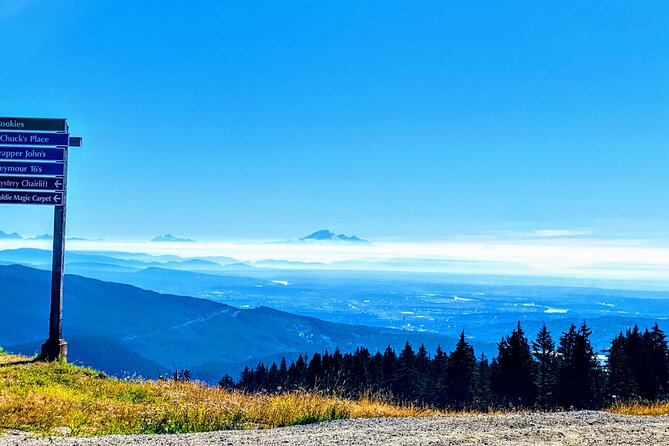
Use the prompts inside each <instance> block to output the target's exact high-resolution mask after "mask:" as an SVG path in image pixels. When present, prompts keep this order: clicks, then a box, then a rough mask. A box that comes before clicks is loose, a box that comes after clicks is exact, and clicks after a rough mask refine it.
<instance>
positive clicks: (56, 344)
mask: <svg viewBox="0 0 669 446" xmlns="http://www.w3.org/2000/svg"><path fill="white" fill-rule="evenodd" d="M39 357H40V359H41V360H43V361H55V360H56V359H59V358H62V359H63V360H65V359H67V342H65V340H64V339H59V340H57V341H54V340H51V339H47V341H46V342H45V343H44V344H42V353H41V354H40V356H39Z"/></svg>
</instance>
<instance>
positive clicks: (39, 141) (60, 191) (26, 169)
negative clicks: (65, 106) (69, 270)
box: [0, 117, 83, 360]
mask: <svg viewBox="0 0 669 446" xmlns="http://www.w3.org/2000/svg"><path fill="white" fill-rule="evenodd" d="M68 131H69V128H68V126H67V121H66V120H65V119H41V118H2V117H0V204H34V205H43V206H53V207H54V223H53V228H54V229H53V262H52V268H51V312H50V315H49V338H48V339H47V340H46V342H45V343H44V344H43V345H42V353H41V355H40V357H41V358H42V359H45V360H54V359H57V358H59V357H62V358H65V357H66V356H67V342H65V340H64V339H62V333H63V331H62V322H63V266H64V263H65V262H64V261H65V208H66V203H67V148H68V147H81V146H82V145H83V142H82V139H81V138H79V137H70V135H69V133H68Z"/></svg>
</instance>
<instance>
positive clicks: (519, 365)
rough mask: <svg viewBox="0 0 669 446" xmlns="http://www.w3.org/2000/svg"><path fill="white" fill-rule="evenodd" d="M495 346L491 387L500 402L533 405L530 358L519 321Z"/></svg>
mask: <svg viewBox="0 0 669 446" xmlns="http://www.w3.org/2000/svg"><path fill="white" fill-rule="evenodd" d="M497 346H498V351H499V353H498V355H497V368H496V369H495V371H494V373H493V375H492V383H491V384H492V390H493V391H494V392H495V393H496V394H497V395H498V396H499V399H500V400H501V401H502V402H503V403H506V404H511V405H514V406H521V407H522V406H530V405H532V404H534V403H535V401H536V397H537V389H536V384H535V372H534V361H533V360H532V354H531V352H530V345H529V342H528V340H527V338H526V337H525V333H524V332H523V329H522V327H521V325H520V322H518V326H517V328H516V330H514V331H513V332H511V335H510V336H507V337H505V338H503V339H502V340H501V341H500V342H499V343H498V344H497Z"/></svg>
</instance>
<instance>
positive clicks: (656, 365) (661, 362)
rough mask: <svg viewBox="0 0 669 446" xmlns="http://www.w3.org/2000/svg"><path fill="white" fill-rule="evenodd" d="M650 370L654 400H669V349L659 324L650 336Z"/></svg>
mask: <svg viewBox="0 0 669 446" xmlns="http://www.w3.org/2000/svg"><path fill="white" fill-rule="evenodd" d="M647 345H648V350H649V355H648V357H649V358H648V359H649V361H648V362H649V370H650V380H651V384H650V386H651V388H652V392H653V398H652V399H665V400H666V399H667V398H669V348H668V347H667V336H666V335H665V334H664V332H663V331H662V330H660V327H659V326H658V325H657V322H656V323H655V325H654V326H653V328H652V329H651V331H650V333H649V334H648V341H647Z"/></svg>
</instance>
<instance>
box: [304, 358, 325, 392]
mask: <svg viewBox="0 0 669 446" xmlns="http://www.w3.org/2000/svg"><path fill="white" fill-rule="evenodd" d="M322 374H323V366H322V364H321V355H320V353H314V356H312V357H311V361H310V362H309V366H308V367H307V379H306V386H307V389H309V390H313V389H315V388H316V386H317V385H318V383H319V381H320V380H321V378H322Z"/></svg>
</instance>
